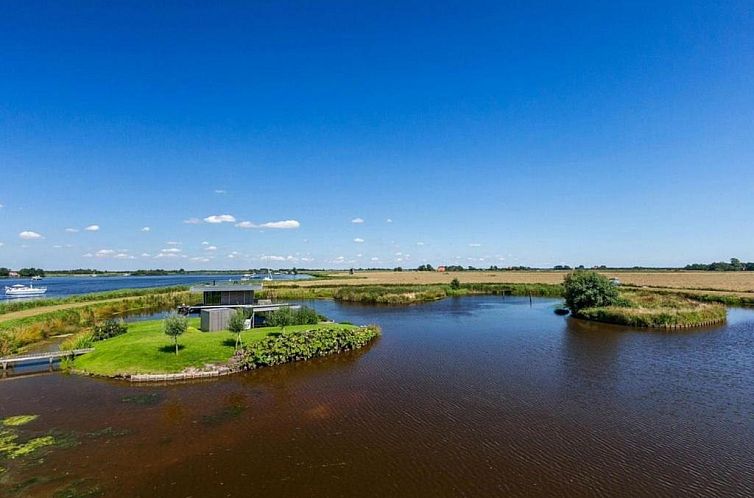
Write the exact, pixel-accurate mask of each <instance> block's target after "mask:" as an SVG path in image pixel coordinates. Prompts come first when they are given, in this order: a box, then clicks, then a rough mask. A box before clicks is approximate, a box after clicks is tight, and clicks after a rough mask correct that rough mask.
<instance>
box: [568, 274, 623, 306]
mask: <svg viewBox="0 0 754 498" xmlns="http://www.w3.org/2000/svg"><path fill="white" fill-rule="evenodd" d="M563 287H564V297H565V302H566V306H568V308H569V309H570V310H571V312H572V313H574V314H578V313H579V311H580V310H583V309H586V308H598V307H603V306H611V305H614V304H617V303H618V300H619V296H618V289H616V288H615V286H614V285H613V284H612V283H610V280H608V278H607V277H605V276H604V275H600V274H599V273H597V272H595V271H590V270H577V271H574V272H571V273H569V274H568V275H566V276H565V279H564V280H563Z"/></svg>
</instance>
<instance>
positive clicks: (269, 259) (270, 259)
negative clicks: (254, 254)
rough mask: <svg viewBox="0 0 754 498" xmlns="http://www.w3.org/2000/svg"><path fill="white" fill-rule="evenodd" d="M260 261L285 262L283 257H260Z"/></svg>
mask: <svg viewBox="0 0 754 498" xmlns="http://www.w3.org/2000/svg"><path fill="white" fill-rule="evenodd" d="M259 259H261V260H262V261H285V256H262V257H260V258H259Z"/></svg>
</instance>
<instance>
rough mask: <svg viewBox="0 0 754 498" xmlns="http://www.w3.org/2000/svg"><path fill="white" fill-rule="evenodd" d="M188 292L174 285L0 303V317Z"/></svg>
mask: <svg viewBox="0 0 754 498" xmlns="http://www.w3.org/2000/svg"><path fill="white" fill-rule="evenodd" d="M185 291H188V287H187V286H185V285H176V286H172V287H148V288H144V289H121V290H114V291H106V292H92V293H90V294H81V295H78V296H68V297H61V298H52V299H33V300H30V301H24V300H21V301H3V302H0V315H5V314H7V313H15V312H18V311H23V310H28V309H34V308H44V307H49V306H60V305H65V304H72V303H89V302H93V301H106V300H113V299H123V298H126V297H139V296H148V295H153V294H171V293H175V292H185Z"/></svg>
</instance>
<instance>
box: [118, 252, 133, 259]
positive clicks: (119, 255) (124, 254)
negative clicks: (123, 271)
mask: <svg viewBox="0 0 754 498" xmlns="http://www.w3.org/2000/svg"><path fill="white" fill-rule="evenodd" d="M113 257H114V258H115V259H136V258H135V257H134V256H131V255H130V254H126V253H124V252H119V253H118V254H116V255H115V256H113Z"/></svg>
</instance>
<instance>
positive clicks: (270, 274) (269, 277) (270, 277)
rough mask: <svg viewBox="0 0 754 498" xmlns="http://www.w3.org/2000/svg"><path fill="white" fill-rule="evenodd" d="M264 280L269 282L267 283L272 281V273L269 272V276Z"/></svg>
mask: <svg viewBox="0 0 754 498" xmlns="http://www.w3.org/2000/svg"><path fill="white" fill-rule="evenodd" d="M262 280H267V281H270V280H272V272H271V271H270V270H267V276H266V277H264V278H263V279H262Z"/></svg>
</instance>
